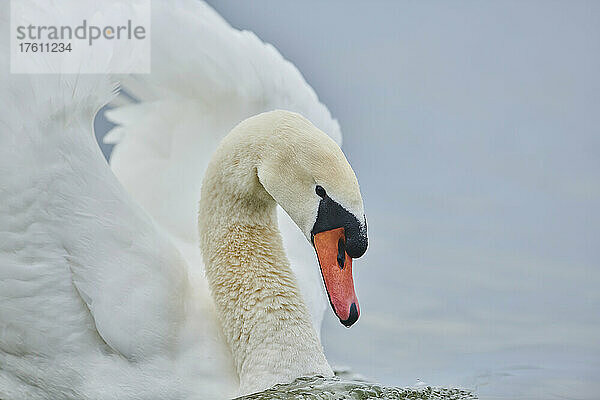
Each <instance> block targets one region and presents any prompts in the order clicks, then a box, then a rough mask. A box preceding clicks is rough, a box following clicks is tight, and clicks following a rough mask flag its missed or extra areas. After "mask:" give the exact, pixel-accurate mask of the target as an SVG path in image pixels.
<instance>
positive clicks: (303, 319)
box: [198, 122, 332, 393]
mask: <svg viewBox="0 0 600 400" xmlns="http://www.w3.org/2000/svg"><path fill="white" fill-rule="evenodd" d="M261 127H262V128H261V129H264V122H263V124H261ZM244 129H253V127H252V126H251V125H250V126H244V125H240V126H238V127H236V128H235V129H234V131H232V133H230V134H229V135H228V137H227V138H226V139H225V140H224V141H223V142H222V144H221V146H220V147H219V149H218V150H217V151H216V153H215V155H214V156H213V159H212V160H211V162H210V164H209V166H208V168H207V172H206V175H205V178H204V183H203V187H202V195H201V200H200V208H199V209H200V212H199V219H198V220H199V223H198V224H199V232H200V246H201V248H202V253H203V257H204V264H205V268H206V276H207V279H208V282H209V285H210V288H211V291H212V296H213V299H214V301H215V305H216V308H217V313H218V315H219V320H220V323H221V327H222V329H223V333H224V335H225V338H226V340H227V342H228V344H229V346H230V348H231V351H232V355H233V358H234V361H235V365H236V367H237V372H238V375H239V378H240V388H241V390H242V391H243V392H244V393H251V392H254V391H258V390H263V389H266V388H268V387H270V386H272V385H274V384H276V383H285V382H289V381H292V380H294V379H295V378H297V377H300V376H306V375H325V376H328V375H331V374H332V371H331V368H330V367H329V364H328V363H327V361H326V359H325V356H324V354H323V349H322V347H321V344H320V342H319V339H318V336H317V334H316V332H315V330H314V328H313V326H312V324H311V322H310V315H309V312H308V309H307V308H306V306H305V304H304V302H303V300H302V296H301V295H300V293H299V290H298V287H297V285H296V278H295V276H294V274H293V272H292V270H291V268H290V265H289V261H288V259H287V257H286V255H285V252H284V248H283V243H282V239H281V235H280V232H279V229H278V224H277V214H276V203H275V201H274V200H273V198H272V197H271V196H270V195H269V194H268V193H267V192H266V191H265V189H264V188H263V187H262V185H261V184H260V182H259V181H258V178H257V174H256V166H257V162H258V160H260V149H261V146H260V143H256V141H255V142H254V143H252V144H249V143H243V140H238V139H240V138H241V137H242V135H241V134H240V131H243V130H244ZM241 133H242V134H243V132H241ZM267 134H268V132H267ZM255 139H256V138H255Z"/></svg>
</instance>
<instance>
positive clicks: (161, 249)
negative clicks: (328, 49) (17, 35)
mask: <svg viewBox="0 0 600 400" xmlns="http://www.w3.org/2000/svg"><path fill="white" fill-rule="evenodd" d="M185 5H186V7H187V6H189V7H190V9H191V10H192V11H194V10H195V11H197V12H198V14H196V15H197V17H199V19H192V21H189V22H191V23H190V26H195V24H198V23H200V26H201V27H202V28H203V29H206V26H207V24H208V25H209V26H212V27H213V28H214V30H215V31H217V32H218V35H217V36H219V37H224V38H225V39H235V38H237V40H238V41H237V42H236V41H234V42H233V43H237V45H238V46H239V45H240V41H241V42H242V43H243V41H244V40H247V41H248V43H250V44H251V45H252V46H254V47H255V48H256V49H258V50H257V51H258V54H260V57H258V58H259V59H261V60H263V61H264V62H265V63H266V64H269V65H271V67H272V69H273V70H275V71H279V73H280V74H281V75H282V76H285V77H288V78H289V79H288V81H287V82H288V83H286V84H289V82H294V84H292V85H291V86H290V87H287V86H286V84H282V85H280V86H277V85H275V86H277V90H273V91H271V92H270V91H269V89H268V88H265V87H263V88H261V89H260V90H258V91H257V92H256V93H255V94H254V95H256V96H258V97H262V98H267V99H269V100H268V101H264V102H262V103H261V104H259V105H256V103H254V102H253V101H252V100H251V99H252V96H249V95H248V93H246V94H245V95H243V96H242V95H240V94H239V93H237V92H236V93H235V94H233V95H232V94H231V93H229V92H227V91H226V90H225V89H223V87H222V86H223V85H221V89H222V90H223V93H228V94H229V95H228V97H227V99H228V101H227V102H228V103H230V104H237V105H238V106H239V107H240V109H239V110H237V111H236V112H233V113H227V115H226V116H224V115H223V114H225V112H224V111H221V113H220V114H219V113H216V114H210V113H208V112H207V110H210V109H211V108H210V107H211V103H210V102H209V101H208V100H209V99H203V98H202V97H199V98H197V99H195V100H186V99H185V98H182V96H181V94H180V93H178V95H177V96H174V95H169V94H167V95H165V96H164V97H159V98H158V99H157V97H156V94H157V93H164V89H163V84H164V85H166V86H168V87H173V86H176V85H168V84H165V82H169V80H170V79H171V78H173V75H170V74H169V73H168V72H167V71H161V65H160V63H158V65H157V70H158V74H159V75H158V77H156V75H154V74H152V75H151V76H149V77H145V78H140V77H123V79H122V82H123V84H124V85H125V87H127V88H128V89H129V90H130V91H131V92H132V93H133V94H134V95H136V96H138V98H140V99H141V100H142V101H141V103H138V104H132V105H127V106H123V107H120V108H118V109H117V110H115V111H114V112H113V117H114V118H115V119H116V120H119V119H120V120H121V121H120V122H121V123H122V127H121V128H119V129H121V132H119V131H116V132H114V133H113V135H112V136H113V137H112V139H113V140H117V139H118V141H119V142H120V144H119V145H118V146H117V147H116V151H117V155H116V159H117V160H118V158H119V157H121V161H115V164H113V168H115V170H118V169H119V167H118V166H117V164H119V162H120V163H121V165H124V163H125V162H124V161H123V160H124V159H126V158H127V157H125V155H127V154H128V151H130V152H133V150H131V149H129V150H128V148H127V146H128V145H129V144H131V143H132V142H133V141H135V140H138V143H139V141H142V142H143V141H144V140H145V142H143V143H144V144H145V147H146V148H148V147H152V145H153V143H152V139H153V138H154V137H153V136H152V134H155V135H158V133H157V132H156V130H154V131H150V134H149V135H150V137H145V138H143V139H142V138H140V137H137V138H136V132H137V131H136V129H143V128H139V127H140V126H143V125H144V123H147V122H148V120H147V119H145V118H144V117H140V116H139V115H138V118H139V119H137V120H135V121H133V122H132V120H133V119H135V118H134V117H135V114H136V111H139V110H143V111H144V112H147V110H148V108H151V107H157V106H162V107H164V108H163V110H162V111H163V114H162V115H163V117H161V118H166V116H165V114H164V113H165V112H166V113H167V114H168V112H169V110H171V111H172V110H174V109H177V108H178V107H182V104H183V105H185V107H183V108H184V109H187V110H189V109H190V107H191V105H192V104H195V105H197V106H199V107H198V110H201V112H203V114H202V115H203V117H204V119H205V120H206V121H208V122H206V123H205V124H204V125H202V124H201V125H198V126H196V129H202V128H205V129H206V128H207V127H208V128H214V129H215V132H214V133H213V134H212V136H210V139H209V140H213V142H218V141H219V140H220V139H221V137H220V135H221V129H223V128H224V127H226V126H227V124H228V123H231V118H233V117H238V116H239V115H240V114H245V113H248V112H251V113H253V112H254V111H256V110H255V109H256V108H263V107H264V108H271V107H272V106H274V105H275V104H278V105H280V106H282V107H283V106H286V105H288V104H286V102H288V103H289V102H290V98H294V96H296V97H297V96H300V100H298V101H297V104H291V105H292V106H294V105H295V107H293V108H294V109H296V110H300V111H303V112H304V113H305V114H306V115H308V116H309V117H311V116H315V117H317V118H316V120H319V119H321V120H322V121H325V122H326V125H327V124H328V125H329V127H336V126H337V125H336V124H335V122H334V121H333V120H331V118H330V117H329V116H328V115H329V114H328V112H327V111H326V109H325V108H324V107H323V106H322V105H320V103H318V101H317V100H316V96H314V93H313V92H312V91H311V90H310V88H309V87H308V86H307V85H306V84H305V83H304V82H303V80H302V79H301V77H299V74H298V72H297V71H296V70H295V69H294V68H293V67H292V66H291V64H289V63H286V62H284V60H283V59H281V57H280V56H279V55H278V54H277V53H276V52H274V50H273V49H272V48H267V47H265V46H264V45H263V44H262V43H260V42H259V41H258V39H256V38H255V37H253V36H251V35H249V34H241V33H240V32H237V31H235V30H233V29H231V28H230V27H228V26H227V25H226V24H225V23H224V22H223V21H222V20H220V19H219V18H218V16H216V14H214V13H212V11H211V10H210V9H208V8H207V7H206V6H205V5H203V4H193V2H185ZM161 9H163V10H167V9H168V5H167V3H162V2H161V3H157V4H156V5H155V6H154V9H153V11H155V12H157V11H160V10H161ZM173 10H174V11H173V12H172V13H171V14H168V12H166V14H167V15H171V16H177V17H181V18H182V20H184V21H185V18H189V17H185V18H184V17H182V16H181V15H179V14H177V13H178V12H180V11H181V10H180V9H178V8H177V7H174V8H173ZM188 11H189V9H188ZM157 15H161V14H157ZM5 18H6V17H5V14H3V16H2V17H0V19H2V24H3V25H4V24H6V23H7V21H6V19H5ZM211 24H212V25H211ZM153 25H156V29H157V30H156V31H155V32H160V22H159V23H156V24H154V23H153ZM227 29H229V31H228V30H227ZM224 32H229V34H225V33H224ZM228 35H229V36H228ZM236 35H241V36H236ZM225 39H224V40H225ZM1 43H2V46H0V47H2V48H1V49H0V50H2V52H1V54H5V55H6V54H8V50H7V48H6V43H5V42H4V41H2V42H1ZM234 47H235V46H234ZM260 49H262V50H260ZM264 49H267V50H264ZM261 52H262V53H261ZM1 60H2V69H3V71H2V75H1V78H0V89H1V90H2V93H5V94H6V97H5V99H3V104H2V107H0V126H1V129H2V131H1V135H0V176H1V178H0V227H1V229H0V398H2V399H22V398H27V399H48V398H51V399H71V398H78V399H99V398H107V399H108V398H119V399H127V398H131V399H137V398H175V399H179V398H182V399H183V398H198V396H199V397H200V398H225V397H231V396H235V395H238V394H245V393H250V392H254V391H258V390H262V389H265V388H268V387H269V386H272V385H273V384H275V383H283V382H289V381H291V380H293V379H294V378H296V377H299V376H302V375H313V374H321V375H325V376H329V375H331V374H332V371H331V368H330V366H329V364H328V363H327V361H326V359H325V357H324V355H323V351H322V348H321V344H320V340H319V336H318V330H319V324H320V320H319V318H318V307H316V309H317V311H316V312H313V313H312V314H311V313H310V312H309V308H310V304H311V303H310V301H311V300H310V296H307V295H306V293H307V292H305V291H303V289H302V283H301V280H302V279H304V282H305V285H306V284H307V283H306V282H311V281H310V279H311V278H306V277H307V276H310V274H309V273H308V272H307V271H308V267H314V268H313V269H312V271H313V272H316V274H319V266H318V265H317V263H316V262H310V263H307V262H306V261H305V262H304V264H303V267H302V268H304V269H302V268H301V269H296V270H295V271H298V273H293V272H292V270H291V267H292V266H293V265H294V264H292V265H290V263H289V262H288V260H287V258H286V255H285V251H284V243H283V240H282V237H281V236H280V234H279V231H278V228H277V215H276V212H275V210H276V209H275V205H276V203H278V204H279V205H281V206H282V207H283V208H284V209H285V211H286V212H287V214H289V216H290V217H291V218H292V219H293V221H294V223H295V224H296V225H297V226H298V227H299V228H300V231H301V234H303V236H305V239H304V240H305V241H306V242H309V243H312V244H313V245H314V247H315V249H316V252H317V257H318V260H319V261H320V266H321V268H320V270H321V273H322V274H323V279H324V282H325V286H326V289H327V292H328V295H329V300H330V302H331V305H332V308H333V310H334V312H335V313H336V315H337V316H338V317H339V318H340V320H341V321H342V322H343V323H345V324H347V325H350V324H352V323H353V322H355V321H356V319H357V318H358V313H359V308H358V302H357V301H356V296H355V294H354V287H353V282H352V274H351V272H352V271H351V262H352V259H351V258H350V257H358V256H360V255H362V253H364V251H365V250H366V245H367V242H366V240H367V239H366V221H365V219H364V212H363V204H362V200H361V196H360V192H359V187H358V183H357V180H356V177H355V175H354V173H353V171H352V169H351V168H350V166H349V164H348V163H347V161H346V159H345V157H344V155H343V154H342V152H341V150H340V149H339V147H338V146H337V144H336V143H335V142H334V141H333V140H331V139H330V138H329V137H327V135H325V134H324V133H323V132H322V131H321V130H319V129H317V128H316V127H315V126H313V125H312V124H311V123H310V122H309V121H308V120H307V119H305V118H303V117H301V116H300V115H299V114H296V113H291V112H287V111H273V112H268V113H262V114H259V115H258V116H256V117H253V118H250V119H246V120H245V121H244V122H242V123H240V124H239V125H237V127H235V128H234V129H233V130H232V131H231V133H230V134H229V135H228V136H227V137H226V138H225V139H223V140H222V141H221V144H220V146H219V148H218V149H217V150H216V152H215V153H214V156H213V157H212V158H211V162H210V164H209V165H208V167H207V168H206V174H205V179H204V181H203V184H202V193H196V194H197V195H198V198H200V199H201V200H200V206H199V215H198V218H197V219H196V218H195V217H193V218H192V221H190V222H191V223H192V224H195V221H196V220H197V221H198V229H199V232H200V235H198V234H193V233H192V234H190V233H189V232H187V233H186V232H185V229H181V230H179V231H178V229H177V228H180V227H181V226H180V225H178V224H177V223H175V224H174V225H172V226H169V224H168V221H166V220H165V218H164V217H165V214H160V213H157V212H156V208H153V207H152V204H151V203H149V202H147V203H145V204H144V203H143V201H142V206H143V207H144V208H142V207H140V206H139V205H138V204H137V201H139V199H141V198H143V197H140V196H139V193H138V194H136V191H135V190H130V191H129V192H128V191H127V190H126V189H125V188H124V187H123V186H122V185H121V184H120V183H119V182H118V181H117V179H116V178H115V175H114V174H113V172H112V171H111V170H110V169H109V168H108V166H107V165H106V162H105V161H104V159H103V156H102V154H101V152H100V151H99V148H98V146H97V144H96V143H95V141H94V138H93V135H91V134H90V130H89V126H90V123H91V121H92V119H93V117H94V114H95V113H96V111H97V110H98V108H99V107H100V106H102V105H104V104H106V103H107V102H109V101H110V100H111V99H112V98H113V96H112V94H111V93H112V92H113V90H114V84H113V83H111V80H110V79H109V77H105V76H70V75H49V76H35V75H29V76H28V75H9V74H8V65H7V64H8V63H7V60H6V57H3V58H2V59H1ZM217 60H218V59H217ZM153 63H154V61H153ZM203 73H204V75H202V74H200V75H198V74H197V75H195V76H196V77H198V76H200V77H204V78H206V79H205V82H206V81H210V82H213V83H214V79H208V78H207V76H208V72H206V71H204V72H203ZM161 74H162V75H161ZM246 77H247V76H246ZM155 78H156V80H157V81H158V83H156V82H155V84H154V86H152V83H151V82H146V81H145V80H150V81H151V80H152V79H155ZM211 78H214V76H213V77H211ZM161 79H162V80H161ZM267 82H268V81H267ZM146 83H148V85H146ZM171 83H172V82H171ZM136 84H137V86H136ZM263 84H265V85H266V86H269V83H265V82H263ZM295 84H298V85H297V86H294V85H295ZM212 89H215V87H214V86H213V87H212ZM278 90H282V91H283V93H278ZM212 93H215V91H214V90H213V91H212ZM307 93H308V95H307V96H305V94H307ZM140 94H143V95H140ZM194 94H198V93H195V92H192V93H191V95H190V98H193V96H194ZM269 94H270V96H267V95H269ZM278 95H280V96H279V97H278ZM216 97H217V98H218V97H219V96H216ZM282 99H283V100H282ZM215 101H218V100H215ZM245 101H247V102H248V104H246V103H245ZM291 102H292V103H294V101H291ZM244 104H246V105H244ZM217 105H218V103H212V107H213V108H214V107H216V106H217ZM159 108H160V107H159ZM177 115H180V114H177ZM327 118H329V120H328V119H327ZM241 119H243V118H240V119H239V120H238V121H240V120H241ZM192 120H193V119H192ZM137 121H141V122H137ZM156 121H157V120H151V122H150V123H156ZM158 121H161V120H160V119H158ZM196 122H197V121H196ZM136 123H139V124H140V125H136ZM211 123H212V124H213V125H211ZM232 125H233V124H232ZM321 126H325V125H323V122H321ZM217 127H218V128H219V129H216V128H217ZM230 127H231V126H229V127H228V128H230ZM158 130H160V126H159V127H158ZM334 132H335V129H334ZM162 133H163V135H165V134H166V132H162ZM211 133H212V131H211ZM119 136H121V137H119ZM203 136H204V137H206V136H207V135H203ZM175 139H176V137H174V136H173V137H171V143H170V144H171V145H173V146H175V145H176V140H175ZM196 144H197V143H196ZM140 147H142V148H143V147H144V146H140ZM154 147H155V148H154V149H153V150H157V149H158V150H159V151H160V150H163V151H164V150H165V149H164V148H162V144H159V145H156V143H154ZM192 149H196V148H195V147H193V146H192ZM170 150H171V152H167V153H169V154H172V153H173V149H172V148H171V149H170ZM119 153H120V155H119ZM142 154H143V151H142ZM128 159H129V160H135V158H134V157H129V158H128ZM192 165H193V164H192ZM143 171H145V172H143V173H146V174H147V173H149V172H150V171H148V170H146V169H143ZM117 174H119V173H117ZM193 174H196V180H197V181H198V182H199V181H201V177H200V176H199V175H198V171H194V170H190V171H188V174H187V175H193ZM121 175H122V176H121V177H120V178H121V181H122V182H127V177H125V176H123V175H126V174H124V173H123V174H121ZM187 175H186V176H185V177H183V179H182V181H185V182H187V179H188V176H187ZM200 175H201V174H200ZM125 185H126V186H127V184H126V183H125ZM140 186H143V185H141V184H140ZM128 189H129V187H128ZM190 192H191V193H194V192H195V189H194V190H190ZM163 193H164V192H163ZM171 193H177V191H173V192H171ZM188 194H189V193H184V196H183V197H186V196H187V195H188ZM132 196H133V198H132ZM172 196H173V197H178V196H177V195H175V194H172ZM159 197H160V196H159ZM198 198H196V201H197V200H198ZM165 201H166V202H167V203H169V204H170V205H172V204H173V202H172V201H170V200H169V199H166V200H165ZM171 211H172V213H173V215H174V216H175V219H177V217H178V216H180V215H181V214H179V211H180V210H178V209H177V208H173V209H171ZM186 212H187V211H186ZM148 214H150V215H152V216H150V215H148ZM183 214H185V212H184V213H183ZM161 217H162V218H161ZM175 222H178V221H175ZM182 226H183V225H182ZM185 226H187V224H185ZM182 232H183V233H182ZM190 237H192V238H197V239H198V241H197V243H196V246H197V245H198V244H200V246H201V247H202V251H203V258H204V262H202V260H201V259H199V252H198V251H197V250H196V249H195V248H194V246H193V244H190ZM307 239H308V240H307ZM313 257H314V256H313ZM311 264H312V265H311ZM203 265H204V266H205V268H206V271H205V272H206V279H205V278H204V271H203ZM296 268H298V266H297V265H296ZM312 276H314V275H312ZM303 277H305V278H303ZM209 286H210V290H208V287H209ZM317 288H318V290H320V289H321V288H320V285H317ZM307 300H308V301H307ZM306 303H308V305H309V306H308V307H307V304H306ZM315 304H317V302H313V305H315ZM315 315H317V316H316V317H315Z"/></svg>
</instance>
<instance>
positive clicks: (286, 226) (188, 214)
mask: <svg viewBox="0 0 600 400" xmlns="http://www.w3.org/2000/svg"><path fill="white" fill-rule="evenodd" d="M152 6H153V9H152V13H153V19H152V70H151V73H150V74H144V75H132V76H127V77H124V78H123V80H122V85H123V88H124V89H125V91H126V92H127V94H128V95H129V97H130V98H133V99H135V100H134V101H131V102H129V103H127V102H125V104H124V102H123V101H121V102H120V103H119V105H118V106H117V107H116V108H113V109H112V110H110V111H109V112H108V113H107V116H108V117H109V119H110V120H112V121H113V122H114V123H115V124H117V127H116V128H114V129H113V130H112V131H111V132H110V133H109V134H108V135H107V136H106V137H105V141H106V142H108V143H113V144H116V146H115V148H114V150H113V152H112V155H111V160H110V164H111V168H112V169H113V171H114V172H115V174H116V175H117V177H118V178H119V180H120V181H121V183H122V184H123V185H124V186H125V187H126V188H127V189H128V191H129V192H130V193H131V194H132V196H133V197H134V198H135V199H136V200H137V201H138V202H139V203H140V204H141V205H142V206H143V207H144V209H145V210H147V211H148V213H150V214H151V215H152V216H153V217H154V218H155V220H156V221H157V222H158V223H159V224H160V225H161V226H162V227H164V228H165V229H166V230H167V231H168V232H169V233H170V234H171V235H172V236H173V237H174V240H175V242H176V243H178V244H179V246H180V249H181V250H182V254H184V256H185V257H186V258H187V259H188V260H189V261H190V264H193V266H192V268H194V267H195V266H197V267H198V269H202V265H201V263H200V262H199V261H198V260H200V259H201V257H200V256H199V255H198V254H193V253H197V252H198V250H197V243H198V238H197V232H196V230H197V226H196V218H197V203H198V199H199V198H200V187H201V184H202V177H203V176H204V171H205V169H206V166H207V164H208V161H209V160H210V157H211V155H212V152H213V151H214V149H215V148H216V146H217V145H218V143H219V141H220V140H221V139H222V138H223V137H224V136H225V135H226V134H227V133H228V132H229V131H230V130H231V128H233V127H234V126H235V125H237V124H238V123H239V122H240V121H242V120H244V119H245V118H248V117H250V116H252V115H255V114H258V113H261V112H264V111H270V110H273V109H278V108H279V109H288V110H292V111H297V112H299V113H301V114H303V115H304V116H306V117H307V118H309V119H310V120H311V121H312V122H313V123H314V124H315V125H316V126H317V127H319V128H320V129H321V130H323V131H324V132H326V133H327V134H329V135H330V136H331V137H332V138H333V139H334V140H336V141H337V142H338V144H339V143H340V142H341V133H340V127H339V125H338V123H337V121H336V120H335V119H333V118H332V117H331V114H330V113H329V111H328V110H327V108H326V107H325V106H324V105H323V104H321V103H320V102H319V100H318V98H317V95H316V94H315V92H314V90H313V89H312V88H311V87H310V86H309V85H308V84H307V83H306V81H305V80H304V78H303V77H302V75H301V74H300V72H299V71H298V69H296V67H295V66H294V65H293V64H291V63H290V62H288V61H286V60H285V59H284V58H283V57H282V56H281V54H279V52H278V51H277V50H276V49H275V48H274V47H273V46H271V45H269V44H265V43H263V42H262V41H261V40H260V39H259V38H258V37H257V36H256V35H254V34H253V33H252V32H248V31H239V30H237V29H234V28H232V27H231V26H230V25H229V24H228V23H227V22H226V21H224V20H223V19H222V18H221V17H220V16H219V15H218V14H217V13H216V12H215V11H214V10H213V9H211V8H210V7H209V6H208V5H206V4H205V3H203V2H200V1H196V0H179V1H176V2H173V1H155V2H153V4H152ZM279 220H280V228H281V231H282V234H283V237H284V244H285V246H286V249H287V253H288V256H289V258H290V261H291V264H292V268H294V271H295V273H296V276H297V278H298V284H299V286H300V290H301V292H302V293H303V296H304V299H305V301H306V303H307V305H308V307H309V309H310V311H311V315H312V318H313V323H314V326H315V327H316V330H317V331H320V325H321V320H322V315H323V311H324V310H325V307H326V298H325V296H324V294H323V289H322V286H321V285H322V283H321V277H320V274H319V270H318V266H317V264H316V259H315V255H314V252H313V250H312V248H311V246H310V244H308V243H307V241H306V239H305V238H304V236H303V235H302V233H301V232H300V230H299V229H298V228H297V227H296V226H295V225H294V224H293V222H292V221H291V219H290V218H289V217H288V216H287V214H285V213H284V212H283V211H282V210H281V209H280V210H279ZM192 260H195V261H192Z"/></svg>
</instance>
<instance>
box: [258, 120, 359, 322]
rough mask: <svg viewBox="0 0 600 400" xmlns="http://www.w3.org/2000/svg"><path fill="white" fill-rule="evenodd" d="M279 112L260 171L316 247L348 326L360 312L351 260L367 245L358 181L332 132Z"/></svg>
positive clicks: (336, 306)
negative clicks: (330, 135)
mask: <svg viewBox="0 0 600 400" xmlns="http://www.w3.org/2000/svg"><path fill="white" fill-rule="evenodd" d="M281 113H283V114H282V115H283V116H282V118H281V120H280V121H279V123H277V124H276V129H275V132H274V133H273V134H272V135H271V136H270V137H269V138H268V140H267V141H266V145H265V148H264V149H262V151H261V154H262V156H261V159H260V161H259V163H258V167H257V175H258V178H259V181H260V183H261V184H262V186H263V187H264V188H265V190H266V191H267V192H268V193H269V194H270V195H271V196H272V197H273V199H274V200H275V201H276V202H277V203H278V204H279V205H280V206H281V207H282V208H283V209H284V210H285V211H286V212H287V214H288V215H289V216H290V217H291V218H292V220H293V221H294V222H295V223H296V225H298V227H299V228H300V229H301V230H302V232H303V233H304V236H305V237H306V239H307V240H308V241H309V242H310V243H311V244H312V246H313V247H314V249H315V252H316V255H317V259H318V261H319V266H320V269H321V274H322V277H323V281H324V283H325V290H326V291H327V295H328V298H329V301H330V304H331V306H332V308H333V311H334V312H335V314H336V315H337V317H338V318H339V319H340V322H341V323H342V324H343V325H345V326H347V327H350V326H351V325H352V324H354V323H355V322H356V321H357V320H358V316H359V314H360V309H359V305H358V299H357V297H356V293H355V290H354V281H353V277H352V260H353V259H354V258H358V257H360V256H362V255H363V254H364V253H365V251H366V250H367V244H368V239H367V222H366V218H365V214H364V209H363V201H362V197H361V194H360V189H359V185H358V180H357V179H356V175H355V174H354V171H353V170H352V167H351V166H350V164H349V163H348V161H347V160H346V157H345V156H344V153H342V150H341V149H340V147H339V146H338V145H337V144H336V143H335V142H334V141H333V140H332V139H331V138H330V137H329V136H327V135H326V134H325V133H323V132H322V131H320V130H319V129H317V128H316V127H315V126H314V125H312V124H311V123H310V122H309V121H308V120H307V119H305V118H304V117H302V116H300V115H299V114H295V113H290V112H281Z"/></svg>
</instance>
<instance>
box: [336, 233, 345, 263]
mask: <svg viewBox="0 0 600 400" xmlns="http://www.w3.org/2000/svg"><path fill="white" fill-rule="evenodd" d="M345 261H346V244H345V243H344V239H342V238H340V239H339V240H338V254H337V262H338V265H339V266H340V269H344V262H345Z"/></svg>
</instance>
